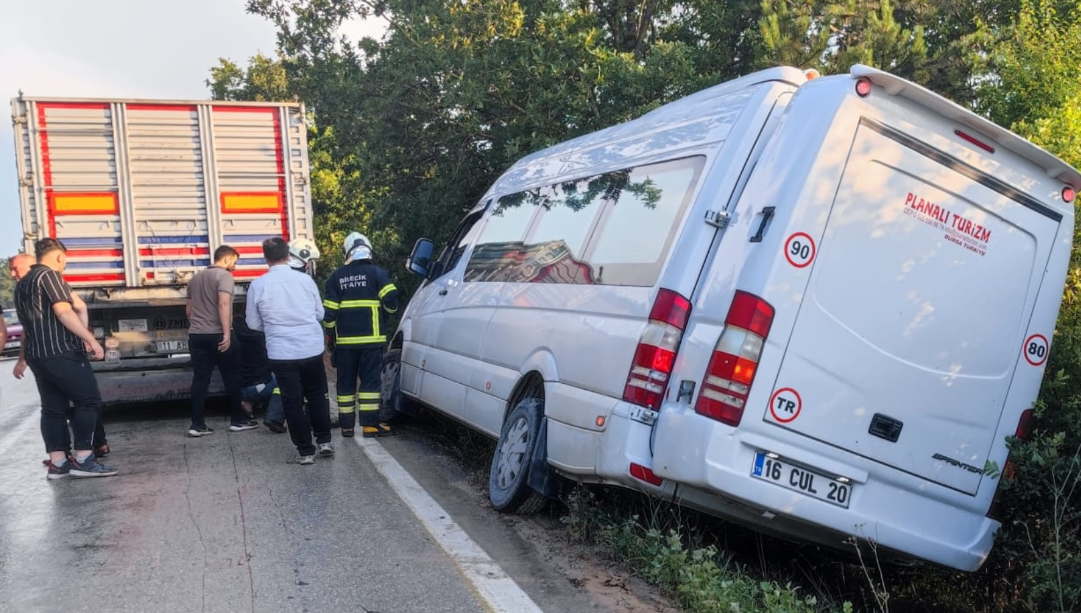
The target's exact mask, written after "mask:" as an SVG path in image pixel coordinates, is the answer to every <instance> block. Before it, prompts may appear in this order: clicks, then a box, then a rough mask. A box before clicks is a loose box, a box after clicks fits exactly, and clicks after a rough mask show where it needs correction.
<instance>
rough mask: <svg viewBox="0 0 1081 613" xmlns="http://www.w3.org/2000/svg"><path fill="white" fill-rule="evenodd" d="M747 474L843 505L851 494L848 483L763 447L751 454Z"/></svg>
mask: <svg viewBox="0 0 1081 613" xmlns="http://www.w3.org/2000/svg"><path fill="white" fill-rule="evenodd" d="M751 476H752V477H757V478H759V479H762V480H763V481H769V482H770V483H774V484H776V485H779V486H781V487H783V488H786V489H790V490H792V491H794V492H799V493H801V494H804V495H806V496H810V497H811V498H817V499H819V500H822V501H824V502H828V503H830V504H835V505H837V506H839V507H843V508H846V509H847V508H848V502H849V500H851V498H852V484H850V483H845V482H843V481H840V480H838V479H836V478H834V477H829V476H826V475H824V474H822V473H820V472H818V471H816V470H813V469H810V468H807V467H806V466H798V465H796V464H792V463H790V462H789V461H788V460H785V459H784V458H781V457H778V456H777V454H774V453H768V452H765V451H759V452H757V453H755V454H754V467H753V468H752V469H751Z"/></svg>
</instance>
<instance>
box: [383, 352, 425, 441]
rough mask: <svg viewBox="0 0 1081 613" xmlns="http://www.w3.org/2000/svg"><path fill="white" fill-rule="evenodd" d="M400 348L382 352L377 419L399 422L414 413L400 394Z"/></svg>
mask: <svg viewBox="0 0 1081 613" xmlns="http://www.w3.org/2000/svg"><path fill="white" fill-rule="evenodd" d="M401 363H402V350H401V349H390V350H388V351H387V352H386V353H384V354H383V365H382V367H381V368H380V370H379V392H380V400H379V421H381V422H383V423H385V424H401V423H405V422H406V421H409V418H410V417H411V416H413V415H415V414H416V409H415V407H414V405H413V404H412V403H411V402H410V401H409V399H408V398H406V397H405V396H404V395H403V394H402V373H401Z"/></svg>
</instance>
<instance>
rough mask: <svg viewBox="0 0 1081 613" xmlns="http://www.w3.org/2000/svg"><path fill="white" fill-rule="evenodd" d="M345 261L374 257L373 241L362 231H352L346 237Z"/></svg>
mask: <svg viewBox="0 0 1081 613" xmlns="http://www.w3.org/2000/svg"><path fill="white" fill-rule="evenodd" d="M343 247H344V248H345V263H346V264H348V263H350V262H354V261H358V260H370V259H372V243H371V241H369V240H368V237H367V236H364V235H363V234H361V233H360V232H352V233H350V234H349V236H347V237H345V244H344V245H343Z"/></svg>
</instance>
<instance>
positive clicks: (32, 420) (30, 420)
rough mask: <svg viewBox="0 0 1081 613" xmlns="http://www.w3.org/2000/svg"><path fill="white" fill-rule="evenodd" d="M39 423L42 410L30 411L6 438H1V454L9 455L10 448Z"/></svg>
mask: <svg viewBox="0 0 1081 613" xmlns="http://www.w3.org/2000/svg"><path fill="white" fill-rule="evenodd" d="M39 423H41V413H40V411H38V410H34V411H30V414H29V415H27V416H26V419H24V420H22V421H21V422H19V425H17V426H15V428H14V429H13V430H11V431H10V432H8V433H7V435H5V436H4V438H0V456H5V455H7V453H8V448H9V447H11V446H12V445H14V444H15V443H16V442H17V441H18V440H19V439H20V438H22V437H24V436H26V431H27V430H29V429H30V428H32V427H34V426H35V425H36V424H39Z"/></svg>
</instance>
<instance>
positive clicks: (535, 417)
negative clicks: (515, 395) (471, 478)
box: [488, 398, 548, 515]
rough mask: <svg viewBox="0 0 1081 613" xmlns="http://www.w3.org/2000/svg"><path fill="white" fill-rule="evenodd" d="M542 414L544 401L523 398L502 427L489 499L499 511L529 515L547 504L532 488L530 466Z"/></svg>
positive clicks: (491, 472)
mask: <svg viewBox="0 0 1081 613" xmlns="http://www.w3.org/2000/svg"><path fill="white" fill-rule="evenodd" d="M543 413H544V403H543V402H542V401H540V400H538V399H537V398H523V399H522V400H521V401H519V402H518V405H517V406H515V407H514V410H513V411H511V413H510V415H509V416H507V421H506V422H504V423H503V431H502V432H501V433H500V435H499V442H498V443H496V448H495V455H494V456H493V457H492V468H491V471H490V472H489V474H488V498H489V499H490V500H491V501H492V507H494V508H495V510H497V511H500V512H503V513H514V512H518V513H519V514H522V515H530V514H532V513H536V512H537V511H540V510H541V509H543V508H544V505H545V504H547V502H548V499H547V498H545V497H544V495H543V494H541V493H540V492H538V491H536V490H534V489H533V488H531V487H529V466H530V464H531V463H532V462H533V453H534V451H535V448H536V444H537V437H538V436H539V434H540V427H541V418H542V416H543Z"/></svg>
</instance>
